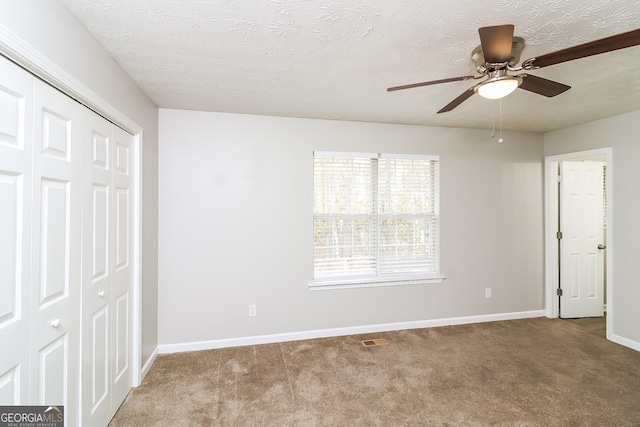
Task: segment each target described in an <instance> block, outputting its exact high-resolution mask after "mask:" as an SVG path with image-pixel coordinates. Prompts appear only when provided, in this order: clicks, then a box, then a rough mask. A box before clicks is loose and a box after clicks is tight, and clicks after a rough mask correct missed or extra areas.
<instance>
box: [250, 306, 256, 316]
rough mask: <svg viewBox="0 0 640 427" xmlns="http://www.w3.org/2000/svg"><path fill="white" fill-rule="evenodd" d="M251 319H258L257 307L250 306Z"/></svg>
mask: <svg viewBox="0 0 640 427" xmlns="http://www.w3.org/2000/svg"><path fill="white" fill-rule="evenodd" d="M249 317H256V305H255V304H251V305H250V306H249Z"/></svg>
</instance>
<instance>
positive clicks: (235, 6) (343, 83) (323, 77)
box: [62, 0, 640, 131]
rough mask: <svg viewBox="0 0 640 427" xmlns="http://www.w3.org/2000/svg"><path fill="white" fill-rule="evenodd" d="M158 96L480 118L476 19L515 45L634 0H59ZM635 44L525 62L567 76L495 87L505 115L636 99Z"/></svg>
mask: <svg viewBox="0 0 640 427" xmlns="http://www.w3.org/2000/svg"><path fill="white" fill-rule="evenodd" d="M62 1H63V3H64V4H65V5H66V6H67V7H68V8H69V9H70V10H71V11H72V12H73V13H74V14H75V15H76V16H77V17H78V19H79V20H80V21H81V22H82V23H83V24H84V25H85V26H86V27H87V29H88V30H89V31H90V32H91V33H92V34H93V35H94V36H95V37H96V38H97V40H98V41H99V42H100V43H101V44H102V45H103V46H104V47H105V48H106V49H107V51H109V52H110V53H111V55H112V56H113V57H114V58H115V59H116V60H117V61H118V62H119V63H120V64H121V65H122V67H123V68H124V69H125V71H126V72H127V73H129V75H130V76H131V77H132V78H133V79H134V80H135V81H136V82H137V83H138V84H139V85H140V87H141V88H142V89H143V90H144V91H145V92H146V93H147V94H148V95H149V97H151V99H153V100H154V101H155V102H156V103H157V104H158V106H160V107H163V108H177V109H189V110H203V111H218V112H233V113H248V114H262V115H276V116H289V117H309V118H320V119H339V120H356V121H367V122H382V123H407V124H423V125H437V126H459V127H474V128H490V127H491V126H492V118H493V117H494V116H496V120H497V114H498V110H499V101H490V100H486V99H483V98H481V97H479V96H477V95H474V96H473V97H471V98H470V99H469V100H467V101H466V102H464V103H463V104H462V105H461V106H459V107H458V108H456V109H455V110H453V111H451V112H449V113H443V114H436V111H438V110H439V109H440V108H441V107H443V106H444V105H446V104H447V103H449V101H451V100H452V99H454V98H455V97H457V96H458V95H459V94H461V93H462V92H464V91H465V90H466V89H467V88H468V87H470V86H472V85H473V84H474V83H470V82H454V83H447V84H441V85H437V86H428V87H422V88H415V89H409V90H405V91H398V92H391V93H388V92H386V88H387V87H389V86H396V85H401V84H407V83H415V82H421V81H425V80H434V79H440V78H446V77H456V76H463V75H469V74H474V66H473V63H472V62H471V59H470V55H471V51H472V50H473V49H474V48H475V47H476V46H477V45H479V43H480V42H479V38H478V32H477V28H478V27H480V26H486V25H499V24H505V23H511V24H514V25H515V27H516V30H515V35H516V36H520V37H523V38H524V39H525V44H526V47H525V50H524V53H523V54H522V59H523V60H524V59H526V58H529V57H532V56H536V55H541V54H544V53H548V52H551V51H554V50H558V49H562V48H564V47H568V46H573V45H575V44H579V43H583V42H586V41H589V40H593V39H597V38H602V37H606V36H610V35H614V34H617V33H620V32H624V31H629V30H632V29H635V28H638V27H640V5H639V4H638V2H637V0H598V1H585V0H431V1H424V0H392V1H391V0H182V1H181V0H100V1H97V0H62ZM638 67H640V47H633V48H628V49H624V50H620V51H617V52H611V53H607V54H603V55H599V56H595V57H591V58H584V59H579V60H576V61H572V62H569V63H565V64H559V65H555V66H551V67H548V68H544V69H541V70H537V71H533V72H531V74H535V75H538V76H540V77H545V78H549V79H552V80H557V81H559V82H561V83H564V84H568V85H570V86H572V89H570V90H569V91H567V92H565V93H564V94H561V95H559V96H557V97H555V98H545V97H543V96H540V95H536V94H534V93H530V92H527V91H524V90H517V91H516V92H515V93H514V94H512V95H510V96H508V97H506V98H504V99H503V100H502V125H503V128H505V129H514V130H516V129H517V130H530V131H547V130H551V129H557V128H561V127H565V126H568V125H571V124H576V123H582V122H588V121H592V120H594V119H598V118H602V117H608V116H612V115H616V114H621V113H624V112H628V111H633V110H640V72H639V71H638Z"/></svg>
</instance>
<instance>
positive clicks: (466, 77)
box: [387, 76, 474, 92]
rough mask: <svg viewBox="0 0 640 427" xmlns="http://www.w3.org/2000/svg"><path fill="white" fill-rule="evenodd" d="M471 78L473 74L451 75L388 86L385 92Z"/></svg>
mask: <svg viewBox="0 0 640 427" xmlns="http://www.w3.org/2000/svg"><path fill="white" fill-rule="evenodd" d="M473 78H474V77H473V76H462V77H451V78H449V79H441V80H431V81H428V82H422V83H412V84H409V85H402V86H394V87H390V88H388V89H387V92H393V91H394V90H402V89H411V88H414V87H421V86H430V85H437V84H439V83H449V82H457V81H464V80H469V79H473Z"/></svg>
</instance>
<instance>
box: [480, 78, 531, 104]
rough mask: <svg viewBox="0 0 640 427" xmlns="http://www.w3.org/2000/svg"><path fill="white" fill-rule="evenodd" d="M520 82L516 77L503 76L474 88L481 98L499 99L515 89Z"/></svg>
mask: <svg viewBox="0 0 640 427" xmlns="http://www.w3.org/2000/svg"><path fill="white" fill-rule="evenodd" d="M520 83H522V80H521V79H518V78H516V77H503V78H500V79H496V80H489V81H487V82H485V83H482V84H481V85H480V86H478V87H477V88H476V92H477V93H478V95H480V96H481V97H483V98H487V99H500V98H504V97H505V96H507V95H509V94H510V93H511V92H513V91H514V90H516V89H517V88H518V86H520Z"/></svg>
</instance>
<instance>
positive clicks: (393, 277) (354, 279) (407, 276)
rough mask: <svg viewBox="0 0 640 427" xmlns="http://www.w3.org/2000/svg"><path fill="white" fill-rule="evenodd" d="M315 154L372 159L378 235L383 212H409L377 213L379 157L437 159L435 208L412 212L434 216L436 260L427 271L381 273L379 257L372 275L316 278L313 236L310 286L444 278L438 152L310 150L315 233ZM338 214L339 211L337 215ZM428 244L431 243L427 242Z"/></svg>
mask: <svg viewBox="0 0 640 427" xmlns="http://www.w3.org/2000/svg"><path fill="white" fill-rule="evenodd" d="M316 157H342V158H352V159H354V158H370V159H374V160H376V163H375V169H376V172H375V185H374V186H373V188H372V190H371V191H372V193H371V194H372V197H373V198H374V199H375V208H374V214H373V215H372V216H373V217H374V222H375V223H376V233H377V236H379V233H380V232H379V227H380V225H379V224H380V218H383V217H385V216H387V217H389V216H390V217H395V218H399V217H402V216H405V217H406V216H411V214H410V213H405V214H398V215H393V214H388V213H381V211H380V209H379V195H380V189H379V183H380V177H379V175H378V172H379V164H378V161H379V160H381V159H399V160H428V161H437V162H438V170H437V180H436V182H435V189H434V190H433V197H434V198H435V199H436V202H435V203H436V208H435V212H434V213H432V214H418V215H416V217H433V216H435V220H436V224H437V227H436V233H437V236H436V239H437V240H436V241H437V243H436V244H435V250H436V253H437V255H436V260H435V266H436V268H435V271H428V272H411V273H406V272H405V273H395V274H391V273H383V274H382V275H381V274H380V270H379V259H377V262H376V269H375V270H376V271H375V276H370V275H364V274H363V275H362V276H359V275H355V274H354V275H353V276H351V277H349V276H348V275H347V276H345V275H336V276H335V277H331V276H330V275H327V276H326V277H321V278H316V277H315V249H316V247H315V238H314V242H313V245H314V246H313V250H314V255H313V264H314V268H313V275H314V277H313V279H312V281H311V282H309V284H308V285H309V288H311V289H312V290H324V289H345V288H347V289H348V288H361V287H379V286H401V285H422V284H431V283H441V282H442V281H443V280H444V279H445V276H444V275H443V274H442V272H441V270H440V255H441V252H440V247H441V242H440V202H439V199H440V179H439V178H440V173H439V168H440V156H439V155H424V154H391V153H363V152H336V151H314V152H313V165H314V171H313V200H314V207H313V209H312V216H313V223H314V226H313V232H314V234H315V232H316V227H315V221H316V219H317V218H318V217H321V216H323V214H316V212H315V195H316V187H315V185H316V183H315V179H316V175H315V174H316V172H315V159H316ZM333 215H334V216H333V217H334V218H335V217H336V216H335V214H333ZM343 215H344V216H345V217H348V218H354V217H356V216H357V215H355V214H343ZM326 216H327V217H331V216H332V214H326ZM340 216H341V215H340ZM380 244H381V243H380V239H379V238H376V242H375V249H376V258H379V257H378V256H377V252H378V251H379V248H380ZM431 247H432V246H431Z"/></svg>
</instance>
